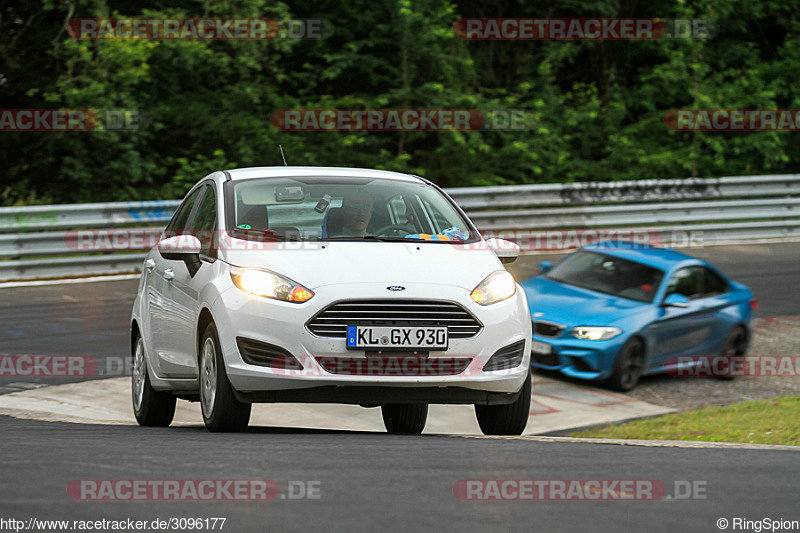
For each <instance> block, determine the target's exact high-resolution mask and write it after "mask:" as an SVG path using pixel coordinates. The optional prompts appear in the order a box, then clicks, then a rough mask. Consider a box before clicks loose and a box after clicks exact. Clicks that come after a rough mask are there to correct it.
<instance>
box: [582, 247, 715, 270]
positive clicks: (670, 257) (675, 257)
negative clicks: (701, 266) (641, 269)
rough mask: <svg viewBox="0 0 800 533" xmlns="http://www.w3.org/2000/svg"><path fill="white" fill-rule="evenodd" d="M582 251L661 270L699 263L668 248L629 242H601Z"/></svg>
mask: <svg viewBox="0 0 800 533" xmlns="http://www.w3.org/2000/svg"><path fill="white" fill-rule="evenodd" d="M582 250H587V251H596V252H600V253H604V254H606V255H612V256H614V257H621V258H623V259H629V260H631V261H636V262H637V263H642V264H645V265H648V266H651V267H655V268H658V269H661V270H671V269H672V268H674V267H675V266H677V265H678V264H680V263H685V262H701V263H702V261H701V260H699V259H697V258H695V257H692V256H690V255H686V254H683V253H681V252H677V251H675V250H671V249H668V248H657V247H655V246H651V245H649V244H643V243H635V242H631V241H613V240H612V241H603V242H598V243H595V244H590V245H588V246H584V247H583V248H582Z"/></svg>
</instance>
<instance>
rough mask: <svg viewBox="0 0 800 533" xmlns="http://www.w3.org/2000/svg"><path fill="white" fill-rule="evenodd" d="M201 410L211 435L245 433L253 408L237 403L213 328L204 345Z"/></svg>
mask: <svg viewBox="0 0 800 533" xmlns="http://www.w3.org/2000/svg"><path fill="white" fill-rule="evenodd" d="M199 380H200V383H199V385H200V407H201V409H202V411H203V422H205V425H206V428H208V429H209V430H210V431H244V430H245V429H246V428H247V424H248V423H249V422H250V409H251V407H252V404H250V403H243V402H240V401H239V400H237V399H236V396H235V395H234V393H233V386H232V385H231V382H230V381H229V380H228V374H227V373H226V372H225V361H224V360H223V358H222V350H221V349H220V345H219V337H218V336H217V328H216V327H215V326H214V324H213V323H212V324H209V325H208V326H207V327H206V331H205V333H203V339H202V342H201V344H200V377H199Z"/></svg>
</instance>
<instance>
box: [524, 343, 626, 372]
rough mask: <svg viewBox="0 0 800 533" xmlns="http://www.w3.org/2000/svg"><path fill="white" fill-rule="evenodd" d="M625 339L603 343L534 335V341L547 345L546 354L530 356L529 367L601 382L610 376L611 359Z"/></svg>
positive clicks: (613, 358)
mask: <svg viewBox="0 0 800 533" xmlns="http://www.w3.org/2000/svg"><path fill="white" fill-rule="evenodd" d="M625 339H626V336H625V335H624V334H623V335H618V336H617V337H614V338H613V339H609V340H607V341H589V340H580V339H576V338H575V337H572V336H570V335H569V334H568V333H567V334H563V335H560V336H559V337H545V336H541V335H536V334H534V335H533V336H532V340H533V341H534V342H539V343H544V344H547V345H549V346H550V350H551V351H550V353H549V354H538V353H532V354H531V366H533V367H534V368H542V369H545V370H557V371H559V372H561V373H562V374H564V375H565V376H569V377H573V378H578V379H593V380H594V379H605V378H607V377H608V376H610V375H611V372H612V371H613V368H614V360H615V359H616V357H617V354H618V353H619V350H620V349H621V348H622V345H623V344H625Z"/></svg>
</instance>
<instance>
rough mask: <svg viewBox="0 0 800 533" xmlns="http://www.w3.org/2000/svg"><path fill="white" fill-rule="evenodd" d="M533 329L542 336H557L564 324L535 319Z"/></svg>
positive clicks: (562, 329)
mask: <svg viewBox="0 0 800 533" xmlns="http://www.w3.org/2000/svg"><path fill="white" fill-rule="evenodd" d="M533 331H534V333H536V334H537V335H541V336H542V337H558V336H559V335H561V332H562V331H564V326H563V325H561V324H556V323H555V322H547V321H544V320H535V321H534V322H533Z"/></svg>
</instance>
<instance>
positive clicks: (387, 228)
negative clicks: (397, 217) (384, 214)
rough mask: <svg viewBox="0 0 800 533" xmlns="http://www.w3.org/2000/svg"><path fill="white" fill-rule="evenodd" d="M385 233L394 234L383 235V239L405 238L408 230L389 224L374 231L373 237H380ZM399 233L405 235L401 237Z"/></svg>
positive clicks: (401, 226)
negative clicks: (390, 233) (391, 233)
mask: <svg viewBox="0 0 800 533" xmlns="http://www.w3.org/2000/svg"><path fill="white" fill-rule="evenodd" d="M387 231H391V232H394V235H384V236H385V237H405V236H406V235H409V231H408V228H406V227H405V226H403V225H401V224H389V225H387V226H383V227H382V228H379V229H377V230H375V233H374V235H378V236H381V235H383V234H384V233H385V232H387ZM401 231H403V232H405V233H404V234H403V235H400V232H401Z"/></svg>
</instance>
